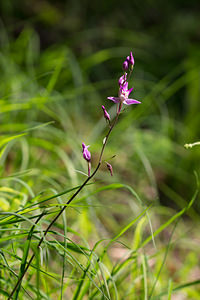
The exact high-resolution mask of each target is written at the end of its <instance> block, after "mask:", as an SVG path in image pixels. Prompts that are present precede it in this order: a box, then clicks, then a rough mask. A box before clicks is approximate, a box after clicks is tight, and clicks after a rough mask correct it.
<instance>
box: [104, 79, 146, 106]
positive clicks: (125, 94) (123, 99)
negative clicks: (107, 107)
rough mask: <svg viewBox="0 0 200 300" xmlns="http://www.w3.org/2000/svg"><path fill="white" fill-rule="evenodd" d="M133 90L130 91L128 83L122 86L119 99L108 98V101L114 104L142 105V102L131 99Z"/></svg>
mask: <svg viewBox="0 0 200 300" xmlns="http://www.w3.org/2000/svg"><path fill="white" fill-rule="evenodd" d="M132 90H133V88H131V89H130V90H128V82H126V83H124V84H123V85H121V86H120V88H119V94H118V97H107V99H109V100H111V101H113V102H114V103H121V104H123V103H124V104H126V105H131V104H140V103H141V102H140V101H138V100H135V99H131V98H129V95H130V93H131V92H132Z"/></svg>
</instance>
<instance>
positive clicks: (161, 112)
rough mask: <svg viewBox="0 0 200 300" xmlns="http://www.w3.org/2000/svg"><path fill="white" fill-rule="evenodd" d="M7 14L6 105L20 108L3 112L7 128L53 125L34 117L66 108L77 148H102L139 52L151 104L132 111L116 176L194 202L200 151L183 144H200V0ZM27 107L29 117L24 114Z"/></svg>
mask: <svg viewBox="0 0 200 300" xmlns="http://www.w3.org/2000/svg"><path fill="white" fill-rule="evenodd" d="M0 7H1V25H0V26H1V36H0V39H1V66H0V67H1V74H2V80H1V84H0V85H1V86H0V88H1V97H2V99H5V100H3V101H5V103H6V105H7V106H6V107H8V105H9V104H8V103H10V104H11V103H13V105H14V108H11V109H10V108H8V113H7V114H6V116H5V114H4V115H2V117H1V118H2V124H3V126H6V123H7V122H6V118H7V117H8V116H10V117H11V118H15V117H17V118H19V120H20V121H22V122H23V121H24V120H25V119H26V120H27V119H29V120H30V121H31V120H32V121H40V122H42V121H43V120H44V121H47V120H49V121H50V120H52V119H53V118H51V116H47V114H46V115H43V116H42V117H41V115H40V114H37V113H36V112H35V111H34V110H33V111H30V107H31V108H32V106H34V105H36V106H40V105H41V106H42V105H43V104H44V106H46V107H47V108H46V109H49V106H51V109H50V110H51V111H52V110H53V111H54V112H55V110H56V108H58V107H59V109H61V110H62V108H63V111H62V113H63V114H64V111H65V114H68V116H69V118H70V124H71V126H72V127H73V128H74V132H73V134H74V137H73V138H74V139H75V140H76V142H78V139H80V142H81V140H82V139H84V138H85V139H86V140H88V143H92V141H93V140H95V142H96V143H98V140H97V136H98V134H100V131H102V128H100V126H99V123H98V120H99V118H100V117H101V109H100V106H101V104H104V105H106V107H108V108H109V107H110V108H111V109H112V103H108V102H109V101H107V100H106V97H107V96H109V95H116V93H117V79H118V77H119V76H120V74H121V71H122V70H121V64H122V61H123V59H124V58H125V57H126V56H127V54H128V53H129V52H130V50H132V51H133V53H134V56H135V61H136V63H135V70H134V75H133V77H132V82H131V84H132V85H133V86H134V97H135V98H136V99H141V100H142V102H143V104H142V105H141V106H140V107H137V108H135V107H134V108H132V107H131V110H129V109H128V113H126V114H125V116H124V117H123V120H122V123H121V125H119V127H118V129H119V131H118V132H117V133H116V134H114V136H113V141H112V145H113V147H115V149H114V150H115V151H114V152H116V153H114V154H118V158H117V159H115V161H117V160H118V162H117V163H116V167H117V168H121V169H122V170H121V171H120V170H116V173H118V174H120V175H121V176H123V177H128V178H127V179H128V181H132V180H133V181H134V182H137V184H138V181H139V182H141V184H142V186H143V187H144V189H146V187H145V186H146V185H147V184H148V185H150V186H152V183H153V185H154V188H155V185H156V189H157V191H158V194H159V195H162V197H160V200H161V201H162V202H164V203H165V204H167V205H168V204H169V205H172V203H171V202H172V201H171V199H169V195H168V193H167V188H168V186H169V187H170V189H172V190H174V191H176V193H177V194H180V195H181V196H183V197H185V196H186V198H187V197H189V196H190V195H191V192H192V190H193V188H194V185H195V183H194V182H195V179H194V174H193V172H194V170H195V169H197V168H198V167H199V161H200V160H199V149H198V147H196V148H194V149H192V150H191V151H188V150H185V149H184V148H183V145H184V144H185V143H191V142H195V141H197V140H198V139H199V138H200V137H199V128H200V118H199V111H200V104H199V103H200V102H199V79H200V78H199V64H200V52H199V43H200V30H199V29H200V18H199V9H200V4H199V1H195V0H193V1H190V2H188V1H167V2H166V3H163V1H144V2H139V1H126V3H122V2H121V1H102V2H101V3H99V1H94V2H91V1H56V2H55V1H37V0H34V1H31V0H30V1H23V0H21V1H20V0H16V1H11V0H8V1H1V4H0ZM55 68H56V69H57V71H55V72H57V73H56V75H55V76H54V78H53V79H52V77H51V76H52V72H53V71H54V70H55ZM51 79H52V81H51ZM50 81H51V82H50ZM48 97H49V99H48ZM33 98H35V99H33ZM19 102H20V103H22V104H23V106H24V111H19V110H17V109H16V106H19V107H20V104H19ZM43 102H44V103H43ZM54 104H55V105H54ZM29 106H30V107H29ZM9 107H10V106H9ZM4 109H5V108H4ZM15 109H16V110H15ZM3 111H4V110H3ZM49 114H50V112H49ZM80 114H81V115H80ZM63 122H64V121H63ZM101 125H102V124H101ZM7 126H8V124H7ZM57 126H58V124H57ZM65 126H66V129H67V126H68V125H67V120H66V121H65ZM12 130H13V128H12ZM12 130H11V131H12ZM122 133H123V134H122ZM87 136H90V137H88V139H87V138H86V137H87ZM122 138H123V139H124V140H123V145H124V149H122V148H121V145H122ZM66 147H68V148H70V146H69V145H66ZM94 147H95V146H94ZM91 149H92V148H91ZM97 149H98V148H97V147H95V149H94V150H95V151H96V150H97ZM69 151H72V149H70V150H69ZM140 151H141V152H140ZM142 157H143V158H142ZM145 161H146V164H147V165H145ZM120 162H121V163H120ZM113 163H114V164H115V162H113ZM119 164H120V166H119ZM129 172H130V173H131V172H133V174H134V175H128V174H126V173H129ZM145 173H146V174H145ZM148 177H149V178H148ZM143 181H146V182H145V183H144V182H143ZM148 181H149V183H148ZM152 181H153V182H152ZM150 190H151V189H150ZM144 192H145V191H144ZM147 194H148V189H147ZM154 194H155V191H154V192H153V197H154V196H155V195H154ZM147 196H148V197H150V198H152V197H151V193H150V194H149V195H147ZM196 205H198V204H196Z"/></svg>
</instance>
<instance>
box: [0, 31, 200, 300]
mask: <svg viewBox="0 0 200 300" xmlns="http://www.w3.org/2000/svg"><path fill="white" fill-rule="evenodd" d="M118 31H120V30H119V29H116V31H114V30H113V31H112V33H113V37H112V38H113V40H117V34H115V33H116V32H118ZM88 36H89V37H88V38H90V39H91V40H92V39H93V38H94V36H93V33H92V32H88ZM123 37H124V39H125V40H126V39H129V40H130V41H131V42H132V44H133V43H134V45H135V46H134V47H135V54H136V57H135V58H136V66H135V71H134V74H133V79H132V83H133V84H134V88H135V89H134V91H135V98H136V99H141V100H142V105H140V106H139V107H133V108H128V109H126V110H125V111H124V112H123V113H122V114H121V116H120V120H119V122H118V124H117V126H116V128H115V129H114V131H113V132H112V134H111V137H110V140H109V143H108V147H107V148H106V152H105V155H104V158H105V160H109V161H110V162H111V163H112V165H113V169H114V176H113V177H110V174H109V172H107V170H106V166H103V167H102V168H101V169H100V171H99V172H98V173H97V175H96V177H95V179H94V180H93V181H92V182H91V184H88V185H87V186H86V187H85V189H84V190H83V191H82V192H81V194H80V195H78V197H77V198H76V199H75V200H74V201H73V202H72V203H71V204H70V205H69V206H68V207H67V209H66V210H65V213H64V214H63V215H62V218H60V219H59V220H58V221H57V222H56V223H55V224H54V226H53V227H52V228H51V230H50V231H49V233H48V235H47V236H46V238H45V239H44V241H43V243H42V245H41V247H40V249H39V251H38V250H37V244H38V242H39V240H40V238H41V237H42V236H43V234H44V230H45V228H46V227H47V226H48V225H49V224H50V222H51V220H52V218H53V217H54V216H55V214H56V213H57V212H58V211H59V210H60V207H63V205H65V203H66V202H67V200H68V199H69V197H70V196H71V195H72V193H73V192H74V191H76V190H77V189H78V187H79V186H80V185H81V184H82V182H83V181H84V180H85V178H86V177H85V175H84V173H86V172H87V165H86V164H85V162H84V161H83V159H82V154H81V142H82V141H84V142H85V143H86V144H90V145H91V147H90V149H91V152H92V157H93V159H92V164H93V168H94V166H95V165H96V163H97V157H98V153H99V150H100V147H101V145H102V140H103V138H104V136H105V133H106V123H105V120H104V119H103V117H102V111H101V105H102V104H103V105H105V106H106V107H108V108H109V112H110V113H111V115H114V111H115V106H114V105H112V104H111V103H108V101H107V100H106V97H107V96H109V95H113V96H114V95H116V93H117V78H118V75H119V74H120V64H121V62H122V60H123V57H125V56H126V53H127V52H128V51H129V47H125V46H124V47H117V46H116V47H113V48H108V49H103V50H100V51H96V52H95V53H88V54H81V55H80V56H79V57H78V56H76V55H75V53H74V52H73V50H72V49H73V47H69V46H66V45H62V46H55V47H50V48H48V49H46V50H44V51H42V52H41V53H40V51H39V44H38V41H39V39H38V36H37V34H36V33H35V32H34V31H32V30H30V29H28V30H27V29H25V30H24V31H23V32H22V33H21V34H20V35H19V37H18V38H17V39H16V40H13V41H11V42H10V43H9V44H7V47H6V46H5V47H4V48H2V50H1V53H0V68H1V74H2V81H1V83H0V92H1V99H0V117H1V124H0V129H1V137H0V167H1V168H0V171H1V178H0V182H1V187H0V207H1V208H0V266H1V267H0V298H2V299H7V298H8V296H9V293H11V291H12V289H13V288H14V286H15V284H16V282H17V279H18V278H19V277H20V274H23V272H24V269H25V266H26V264H27V262H28V261H29V259H30V256H31V254H32V253H33V252H34V253H35V259H34V260H33V262H32V263H31V266H30V268H29V270H28V273H27V274H26V275H25V277H24V279H23V281H22V283H21V285H19V288H18V289H17V292H16V293H15V297H14V298H13V299H73V300H75V299H77V300H81V299H91V300H92V299H112V300H113V299H119V300H120V299H127V300H129V299H130V300H133V299H145V300H147V299H151V300H153V299H176V298H175V297H176V295H178V296H179V297H182V299H200V286H199V282H200V275H199V266H198V261H199V243H198V238H199V201H198V200H199V179H198V175H199V167H198V166H199V162H200V156H199V147H194V148H192V149H188V150H186V149H184V147H183V145H184V144H186V143H192V142H195V141H197V140H198V138H199V137H198V128H199V116H198V115H199V114H198V111H199V110H198V108H199V102H198V96H199V93H198V88H199V84H198V79H199V61H198V62H197V63H196V61H197V60H198V57H197V55H196V54H195V53H193V54H191V55H189V56H188V59H187V61H184V62H183V63H182V64H181V65H178V66H175V68H174V69H173V70H171V72H170V73H168V74H166V76H164V77H163V78H162V79H157V78H155V76H153V74H151V73H150V72H149V71H148V70H149V69H148V66H146V61H145V60H147V58H148V56H150V54H149V53H145V52H144V50H143V51H142V48H143V46H144V44H145V43H146V44H148V43H151V41H149V40H148V39H147V38H146V39H144V40H142V41H141V39H140V38H139V37H136V35H134V33H132V34H131V33H130V32H123ZM104 38H105V39H106V36H105V37H104ZM107 38H108V39H109V36H108V37H107ZM72 42H73V40H72V41H71V43H72ZM131 42H130V44H131ZM114 44H115V43H114ZM140 49H141V51H140ZM145 55H146V56H145ZM137 61H138V64H137ZM116 64H117V67H116ZM145 68H146V69H145ZM95 70H99V73H98V75H96V76H95V77H94V78H95V79H93V78H92V75H93V74H94V72H95ZM106 70H107V71H106ZM140 72H141V73H142V72H144V76H142V75H141V73H140ZM183 90H184V92H183ZM180 93H181V94H182V95H184V97H185V102H186V103H185V104H184V105H185V106H186V108H185V110H184V113H182V115H180V114H181V109H180V107H179V109H178V108H177V105H175V102H176V100H177V99H179V97H180V95H179V94H180ZM188 99H190V101H189V102H188V101H187V100H188ZM114 155H116V156H115V157H114V158H112V157H113V156H114ZM194 171H196V173H195V174H197V175H196V177H195V176H194ZM38 217H41V219H40V221H39V222H38V223H37V224H36V220H37V218H38ZM173 297H174V298H173ZM184 297H185V298H184Z"/></svg>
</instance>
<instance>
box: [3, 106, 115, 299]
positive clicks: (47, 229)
mask: <svg viewBox="0 0 200 300" xmlns="http://www.w3.org/2000/svg"><path fill="white" fill-rule="evenodd" d="M119 114H120V112H117V114H116V117H115V119H114V121H113V123H112V125H111V126H110V128H109V130H108V133H107V135H106V137H105V138H104V140H103V146H102V148H101V152H100V155H99V160H98V164H97V166H96V169H95V170H94V172H93V173H92V174H91V175H90V176H88V178H87V179H86V180H85V181H84V182H83V183H82V185H81V186H80V187H79V189H78V190H77V191H76V192H75V193H74V194H73V195H72V196H71V198H70V199H69V200H68V201H67V202H66V204H65V206H63V208H62V209H61V210H60V211H59V213H58V214H57V215H56V216H55V217H54V218H53V220H52V221H51V222H50V224H49V225H48V227H47V228H46V230H45V232H44V234H43V236H42V237H41V239H40V241H39V243H38V245H37V249H39V247H40V246H41V244H42V242H43V241H44V238H45V236H46V235H47V233H48V232H49V230H50V228H51V227H52V226H53V224H54V223H55V222H56V221H57V219H58V218H59V217H60V215H61V214H62V213H63V212H64V210H65V209H66V207H67V206H68V205H69V204H70V203H71V202H72V201H73V199H74V198H75V197H76V196H77V195H78V194H79V193H80V191H81V190H82V189H83V188H84V187H85V185H86V184H87V183H88V181H90V180H91V179H92V178H93V177H94V175H95V174H96V173H97V171H98V169H99V167H100V166H101V163H102V157H103V153H104V150H105V147H106V144H107V141H108V138H109V136H110V134H111V132H112V130H113V128H114V126H115V125H116V123H117V120H118V118H119ZM39 219H41V217H39V218H38V219H37V221H36V223H38V221H39ZM34 257H35V253H33V254H32V256H31V258H30V260H29V262H28V263H27V265H26V268H25V269H24V272H23V273H22V274H21V276H20V277H19V278H18V281H17V283H16V285H15V287H14V288H13V290H12V292H11V294H10V295H9V297H8V300H10V299H12V296H13V295H14V293H15V292H16V290H17V288H18V286H19V285H20V283H21V281H22V279H23V278H24V275H25V274H26V272H27V270H28V269H29V267H30V265H31V263H32V261H33V259H34Z"/></svg>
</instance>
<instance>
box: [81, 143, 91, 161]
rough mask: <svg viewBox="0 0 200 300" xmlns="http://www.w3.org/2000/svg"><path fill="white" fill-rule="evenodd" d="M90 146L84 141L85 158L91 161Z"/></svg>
mask: <svg viewBox="0 0 200 300" xmlns="http://www.w3.org/2000/svg"><path fill="white" fill-rule="evenodd" d="M89 147H90V146H86V145H85V144H84V143H82V152H83V158H84V159H85V160H86V161H87V162H90V161H91V153H90V151H89V150H88V148H89Z"/></svg>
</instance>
